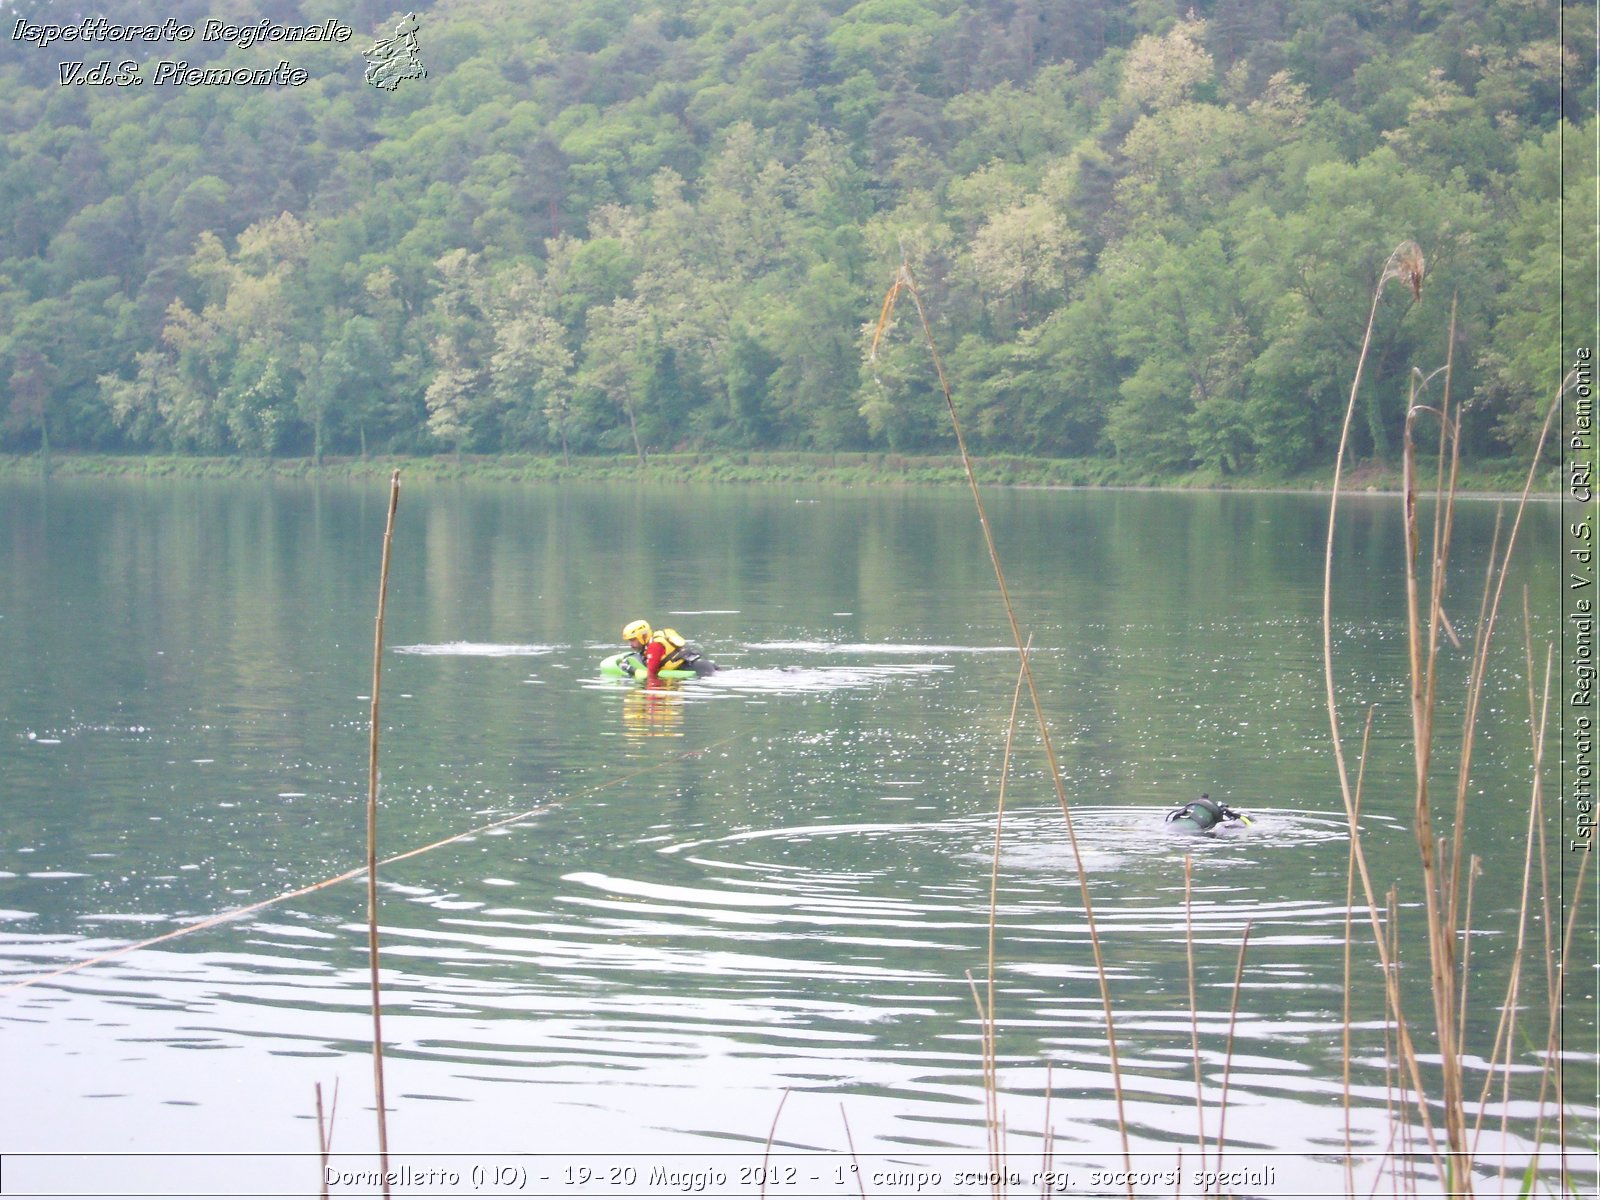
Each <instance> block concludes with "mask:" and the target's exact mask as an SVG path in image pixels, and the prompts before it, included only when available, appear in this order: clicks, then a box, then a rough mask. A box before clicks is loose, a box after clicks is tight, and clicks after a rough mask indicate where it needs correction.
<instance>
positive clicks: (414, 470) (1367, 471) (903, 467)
mask: <svg viewBox="0 0 1600 1200" xmlns="http://www.w3.org/2000/svg"><path fill="white" fill-rule="evenodd" d="M396 470H398V471H400V472H401V474H402V476H403V477H404V478H406V479H409V480H412V481H418V482H424V481H436V480H437V481H442V480H485V481H489V480H499V481H508V482H518V481H521V482H529V483H533V482H550V481H559V480H574V481H578V480H596V481H600V480H605V481H613V482H621V481H629V482H636V483H757V484H759V483H818V484H848V485H857V486H885V487H895V486H959V485H963V484H965V483H966V473H965V472H964V470H963V469H962V466H961V459H960V457H959V456H956V455H911V454H890V453H837V454H830V453H804V452H797V451H793V452H792V451H750V452H748V453H728V452H721V453H716V454H694V453H675V454H654V455H650V456H649V457H648V458H647V459H646V460H645V461H644V462H643V463H641V462H640V461H639V460H638V459H637V458H635V457H634V456H632V455H627V456H622V455H613V456H608V457H597V456H585V457H579V456H576V455H575V456H573V457H572V458H570V459H566V460H563V459H562V458H561V456H560V455H532V454H492V455H473V454H465V455H454V454H442V455H433V456H420V455H419V456H388V455H375V456H373V457H370V458H364V459H363V458H356V457H336V456H328V457H325V458H324V459H323V460H322V462H321V463H320V464H319V463H317V462H315V461H314V460H312V459H310V458H241V457H209V458H208V457H199V456H189V455H133V454H128V455H117V454H52V455H50V456H49V457H48V458H46V457H44V456H41V455H39V454H11V455H0V478H11V479H16V478H24V477H39V476H41V475H47V476H48V477H50V478H56V479H97V478H98V479H285V480H289V479H330V480H339V479H364V478H378V477H382V478H387V477H388V476H389V474H390V473H391V472H393V471H396ZM973 471H974V473H975V474H976V476H977V478H978V482H979V483H980V484H987V485H994V486H1009V487H1057V488H1174V489H1185V490H1219V491H1297V492H1325V491H1327V490H1328V489H1329V487H1330V486H1331V484H1332V481H1333V471H1332V468H1331V466H1330V467H1329V469H1328V470H1326V471H1323V472H1321V473H1319V474H1309V473H1307V474H1301V475H1296V476H1284V477H1273V476H1267V475H1227V474H1222V473H1220V472H1215V471H1191V472H1185V473H1175V474H1171V475H1167V476H1164V477H1151V476H1148V475H1144V474H1142V473H1138V472H1132V471H1128V470H1125V469H1123V468H1122V467H1121V466H1120V465H1119V464H1118V463H1116V462H1114V461H1111V460H1107V459H1098V458H1082V459H1050V458H1028V457H1024V456H1020V455H994V456H986V457H985V456H980V457H975V458H974V459H973ZM1434 474H1435V472H1434V470H1433V464H1431V463H1430V464H1425V465H1424V467H1423V469H1422V470H1421V472H1420V475H1421V479H1420V481H1419V482H1420V483H1421V484H1422V485H1423V486H1431V484H1432V481H1433V478H1434ZM1526 477H1527V464H1526V463H1521V464H1519V463H1516V462H1513V461H1511V460H1509V459H1507V460H1501V461H1489V462H1479V463H1476V464H1473V465H1472V466H1470V467H1463V469H1462V473H1461V481H1460V485H1459V490H1460V491H1462V492H1469V493H1482V492H1487V493H1508V494H1517V493H1520V492H1521V490H1522V486H1523V483H1524V481H1525V479H1526ZM1344 486H1345V488H1346V489H1347V490H1348V491H1352V492H1387V491H1398V490H1399V489H1400V486H1401V475H1400V464H1399V463H1357V464H1355V465H1354V466H1352V467H1348V468H1347V469H1346V471H1345V479H1344ZM1560 490H1561V489H1560V472H1559V469H1558V468H1557V467H1555V466H1551V467H1550V468H1549V469H1548V470H1545V471H1542V472H1541V473H1540V477H1539V478H1538V479H1537V480H1536V481H1535V492H1536V494H1541V495H1548V494H1553V493H1557V492H1559V491H1560Z"/></svg>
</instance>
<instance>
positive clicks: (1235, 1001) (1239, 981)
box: [1216, 921, 1251, 1172]
mask: <svg viewBox="0 0 1600 1200" xmlns="http://www.w3.org/2000/svg"><path fill="white" fill-rule="evenodd" d="M1250 927H1251V922H1249V921H1246V922H1245V923H1244V934H1243V936H1242V937H1240V939H1239V962H1238V965H1237V966H1235V967H1234V969H1233V996H1232V998H1231V999H1230V1001H1229V1003H1228V1041H1227V1048H1226V1049H1225V1050H1224V1052H1223V1058H1222V1095H1221V1098H1220V1099H1219V1100H1218V1102H1217V1108H1218V1110H1219V1115H1218V1117H1217V1144H1216V1151H1217V1170H1218V1171H1219V1172H1220V1171H1221V1170H1222V1156H1223V1154H1224V1153H1226V1151H1225V1149H1224V1147H1225V1146H1226V1145H1227V1140H1228V1084H1229V1082H1230V1080H1231V1078H1232V1075H1233V1034H1234V1030H1235V1028H1237V1026H1238V1023H1239V990H1240V988H1242V987H1243V986H1244V956H1245V951H1246V950H1248V949H1249V948H1250Z"/></svg>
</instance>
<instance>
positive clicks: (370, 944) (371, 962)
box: [367, 471, 400, 1200]
mask: <svg viewBox="0 0 1600 1200" xmlns="http://www.w3.org/2000/svg"><path fill="white" fill-rule="evenodd" d="M399 507H400V472H399V471H396V472H395V473H394V474H393V475H391V476H390V477H389V517H388V521H387V522H386V523H385V525H384V529H383V561H382V565H381V566H380V567H379V571H378V616H377V620H376V622H375V628H374V630H373V635H372V730H371V735H370V738H369V740H368V744H367V965H368V969H369V972H370V974H371V981H372V1086H373V1091H374V1093H375V1095H376V1098H377V1106H378V1157H379V1158H380V1160H381V1162H382V1171H383V1194H384V1198H385V1200H388V1197H389V1196H390V1194H391V1191H392V1189H391V1186H390V1183H389V1110H388V1106H387V1104H386V1103H385V1101H384V1091H383V999H382V995H381V991H380V988H379V954H378V714H379V703H378V701H379V697H380V694H381V688H382V684H383V621H384V616H385V614H386V611H387V608H388V600H389V552H390V550H391V549H392V548H393V546H394V517H395V512H396V511H397V510H398V509H399Z"/></svg>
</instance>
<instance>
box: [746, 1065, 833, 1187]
mask: <svg viewBox="0 0 1600 1200" xmlns="http://www.w3.org/2000/svg"><path fill="white" fill-rule="evenodd" d="M787 1103H789V1089H788V1088H784V1089H783V1096H782V1097H781V1098H780V1099H779V1100H778V1107H777V1108H776V1109H775V1110H773V1113H772V1125H771V1127H770V1128H768V1130H767V1147H766V1149H765V1150H764V1151H762V1154H761V1193H760V1194H761V1196H762V1197H763V1200H764V1198H765V1196H766V1194H767V1176H769V1175H770V1174H772V1172H771V1171H769V1170H767V1167H768V1164H770V1163H771V1161H772V1142H773V1139H774V1138H776V1137H777V1136H778V1118H779V1117H781V1116H783V1106H784V1105H785V1104H787ZM845 1128H846V1129H847V1130H848V1128H849V1126H846V1127H845Z"/></svg>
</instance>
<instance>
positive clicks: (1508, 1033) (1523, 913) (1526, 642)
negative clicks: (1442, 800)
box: [1472, 595, 1554, 1186]
mask: <svg viewBox="0 0 1600 1200" xmlns="http://www.w3.org/2000/svg"><path fill="white" fill-rule="evenodd" d="M1523 610H1524V617H1523V654H1524V656H1525V660H1526V669H1527V675H1528V718H1529V729H1530V730H1531V731H1532V735H1533V736H1532V740H1533V745H1532V753H1533V780H1532V785H1531V787H1532V793H1531V795H1530V797H1529V802H1528V832H1527V843H1526V846H1525V848H1524V850H1523V860H1522V895H1521V899H1520V902H1519V903H1518V905H1517V937H1516V943H1515V945H1514V947H1513V949H1512V952H1511V971H1510V977H1509V979H1508V980H1507V982H1506V995H1505V1000H1504V1002H1503V1003H1502V1004H1501V1005H1500V1020H1499V1022H1498V1024H1497V1025H1496V1027H1495V1035H1494V1043H1493V1045H1492V1046H1491V1047H1490V1050H1489V1056H1488V1060H1487V1066H1486V1069H1485V1072H1484V1080H1483V1090H1482V1091H1481V1092H1480V1093H1479V1095H1478V1118H1477V1121H1476V1122H1475V1123H1474V1125H1473V1130H1472V1148H1473V1151H1474V1152H1476V1150H1477V1146H1478V1140H1479V1138H1481V1137H1482V1135H1483V1120H1484V1117H1485V1116H1486V1115H1487V1112H1488V1102H1489V1093H1490V1091H1491V1090H1492V1089H1493V1087H1494V1077H1495V1068H1496V1067H1497V1066H1498V1067H1500V1078H1501V1094H1500V1100H1501V1113H1500V1141H1501V1144H1502V1145H1504V1144H1505V1143H1506V1140H1507V1137H1508V1132H1509V1130H1508V1127H1509V1122H1510V1119H1511V1113H1510V1104H1511V1056H1512V1046H1513V1044H1514V1043H1515V1040H1516V1022H1517V1007H1518V998H1519V995H1520V992H1521V986H1522V964H1523V961H1524V956H1525V952H1526V945H1527V934H1528V912H1529V906H1530V903H1531V897H1530V889H1531V887H1532V883H1533V850H1534V846H1535V845H1536V844H1538V843H1539V840H1540V839H1539V833H1540V831H1541V830H1542V828H1543V825H1544V787H1543V776H1544V770H1543V768H1544V744H1545V731H1546V729H1547V727H1548V722H1549V712H1550V679H1551V672H1552V666H1553V661H1554V648H1553V647H1552V648H1551V649H1550V650H1548V651H1547V652H1546V654H1545V667H1544V700H1543V703H1542V705H1541V704H1540V702H1539V700H1538V698H1537V697H1536V695H1535V693H1534V688H1533V678H1534V672H1533V635H1532V623H1531V622H1530V621H1529V620H1528V618H1527V597H1526V595H1524V597H1523ZM1502 1053H1503V1054H1504V1055H1505V1059H1504V1061H1503V1062H1502V1060H1501V1054H1502ZM1500 1180H1501V1184H1502V1186H1503V1185H1504V1182H1505V1162H1504V1160H1503V1159H1502V1160H1501V1167H1500Z"/></svg>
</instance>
